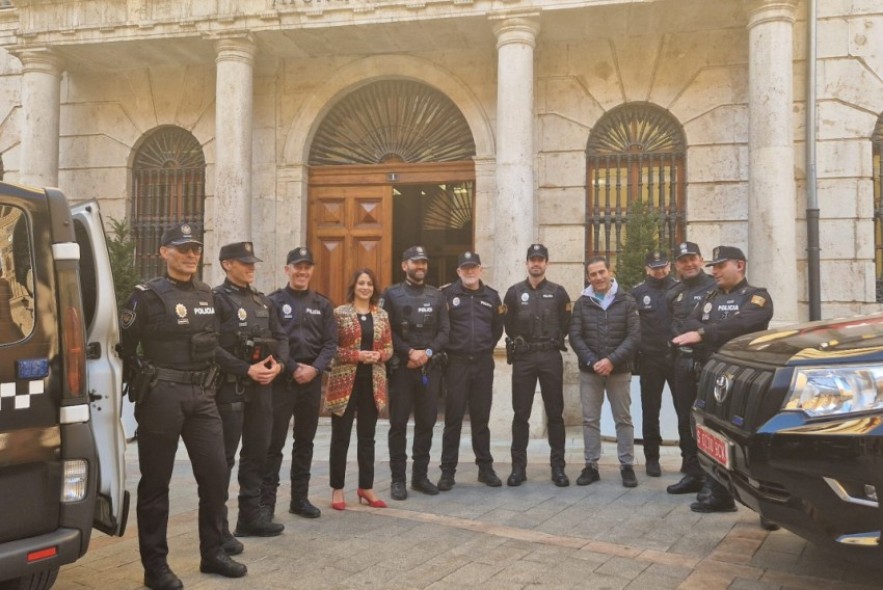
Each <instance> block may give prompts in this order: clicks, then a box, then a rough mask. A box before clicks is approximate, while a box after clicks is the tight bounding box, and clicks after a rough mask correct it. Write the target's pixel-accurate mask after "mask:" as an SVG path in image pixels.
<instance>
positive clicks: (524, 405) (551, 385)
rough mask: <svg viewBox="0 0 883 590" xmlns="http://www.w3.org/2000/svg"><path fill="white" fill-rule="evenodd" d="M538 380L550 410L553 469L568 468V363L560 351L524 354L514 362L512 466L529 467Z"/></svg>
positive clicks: (547, 425) (544, 403)
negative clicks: (566, 451) (566, 455)
mask: <svg viewBox="0 0 883 590" xmlns="http://www.w3.org/2000/svg"><path fill="white" fill-rule="evenodd" d="M537 381H539V383H540V392H541V394H542V396H543V405H544V406H545V408H546V428H547V431H548V436H549V447H551V453H550V458H549V462H550V463H551V465H552V467H555V468H557V467H561V468H562V469H563V468H564V362H563V361H562V359H561V352H559V351H558V350H543V351H537V352H530V353H523V354H519V355H517V356H516V357H515V361H514V362H513V363H512V410H513V412H514V415H513V416H512V467H513V468H516V467H520V468H524V467H526V466H527V441H528V438H529V437H530V413H531V408H532V406H533V396H534V393H535V392H536V388H537Z"/></svg>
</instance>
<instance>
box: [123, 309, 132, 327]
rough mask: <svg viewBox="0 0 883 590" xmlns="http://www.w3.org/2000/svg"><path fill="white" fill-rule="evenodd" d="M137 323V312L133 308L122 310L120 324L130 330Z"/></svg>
mask: <svg viewBox="0 0 883 590" xmlns="http://www.w3.org/2000/svg"><path fill="white" fill-rule="evenodd" d="M134 323H135V312H134V311H133V310H131V309H123V310H121V311H120V326H121V327H122V328H123V330H128V329H129V328H131V327H132V324H134Z"/></svg>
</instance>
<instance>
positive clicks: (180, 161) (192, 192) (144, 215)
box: [131, 126, 205, 279]
mask: <svg viewBox="0 0 883 590" xmlns="http://www.w3.org/2000/svg"><path fill="white" fill-rule="evenodd" d="M132 196H133V198H132V215H131V219H132V233H133V235H134V238H135V266H136V269H137V271H138V274H139V276H140V277H141V278H142V279H149V278H152V277H156V276H160V275H161V274H162V273H163V272H164V264H163V260H162V258H161V257H160V256H159V247H160V238H161V237H162V234H163V231H164V230H165V229H166V228H167V227H168V226H170V225H172V224H175V223H184V222H187V223H189V224H190V225H191V226H192V227H193V229H194V231H195V232H197V233H199V234H202V232H203V229H204V225H205V223H204V221H205V220H204V211H205V155H204V154H203V151H202V146H201V145H199V142H198V141H197V140H196V138H195V137H193V134H192V133H190V132H189V131H187V130H185V129H182V128H180V127H174V126H164V127H159V128H157V129H154V130H153V131H151V132H150V133H149V134H148V135H147V137H146V138H145V139H144V141H143V142H142V144H141V146H140V147H139V148H138V150H137V152H136V154H135V158H134V163H133V165H132ZM199 274H200V276H201V274H202V269H201V267H200V273H199Z"/></svg>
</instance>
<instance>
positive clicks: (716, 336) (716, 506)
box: [684, 246, 773, 512]
mask: <svg viewBox="0 0 883 590" xmlns="http://www.w3.org/2000/svg"><path fill="white" fill-rule="evenodd" d="M713 258H714V259H713V260H712V261H711V262H709V263H708V264H706V266H713V265H715V264H718V263H720V262H724V261H726V260H743V261H744V260H745V255H744V254H743V253H742V251H741V250H740V249H739V248H734V247H731V246H719V247H717V248H715V249H714V256H713ZM772 317H773V301H772V298H770V294H769V293H768V292H767V290H766V289H764V288H763V287H753V286H751V285H749V284H748V281H747V280H745V279H744V278H743V279H742V281H741V282H739V283H738V284H737V285H736V286H734V287H733V288H732V289H730V290H728V291H724V290H723V289H721V288H715V289H714V290H712V291H711V292H710V293H709V294H708V295H706V297H705V299H704V300H703V301H702V302H701V303H700V304H699V305H698V306H697V307H696V309H695V310H693V313H692V315H691V316H690V318H689V319H688V320H687V321H686V322H684V332H689V331H693V330H695V331H697V332H699V334H700V336H701V337H702V341H701V342H700V343H698V344H695V345H693V349H694V351H695V356H696V362H697V367H696V368H697V371H696V373H697V374H698V372H699V371H698V370H699V369H700V368H701V365H702V364H704V363H705V362H707V361H708V359H709V358H710V357H711V355H712V354H713V353H714V352H716V351H717V350H718V349H719V348H720V347H721V346H723V345H724V344H726V343H727V342H728V341H730V340H732V339H733V338H736V337H737V336H742V335H744V334H750V333H751V332H757V331H760V330H766V329H767V328H768V327H769V323H770V320H771V319H772ZM698 500H699V501H698V502H695V503H693V504H691V506H690V508H691V509H692V510H694V511H695V512H720V511H730V510H735V504H734V501H733V496H732V495H731V494H730V492H729V490H727V489H726V488H725V487H724V486H723V485H722V484H720V483H719V482H718V481H717V480H715V479H714V478H711V477H706V478H705V489H704V490H703V491H702V492H700V495H699V497H698Z"/></svg>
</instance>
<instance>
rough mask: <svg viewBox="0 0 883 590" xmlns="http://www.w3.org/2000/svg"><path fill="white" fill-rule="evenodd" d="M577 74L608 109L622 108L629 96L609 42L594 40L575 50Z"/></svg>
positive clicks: (589, 90) (590, 92) (583, 83)
mask: <svg viewBox="0 0 883 590" xmlns="http://www.w3.org/2000/svg"><path fill="white" fill-rule="evenodd" d="M571 57H572V59H573V65H572V66H571V69H572V70H573V75H574V76H577V77H578V78H579V80H580V84H582V85H583V86H584V87H585V88H586V89H587V91H588V93H589V94H590V95H591V96H592V98H593V99H594V100H595V101H596V102H597V103H598V105H599V106H600V107H601V108H602V109H603V110H604V111H609V110H610V109H612V108H614V107H616V106H619V105H620V104H622V102H623V100H624V96H625V93H624V91H623V87H622V80H620V78H619V74H618V72H617V62H616V55H615V54H614V52H613V47H612V46H611V43H610V42H609V41H608V40H592V41H588V42H586V43H585V44H582V45H580V46H579V47H578V48H574V49H573V51H572V52H571Z"/></svg>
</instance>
